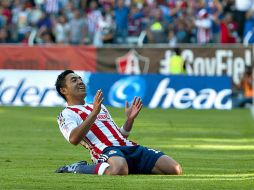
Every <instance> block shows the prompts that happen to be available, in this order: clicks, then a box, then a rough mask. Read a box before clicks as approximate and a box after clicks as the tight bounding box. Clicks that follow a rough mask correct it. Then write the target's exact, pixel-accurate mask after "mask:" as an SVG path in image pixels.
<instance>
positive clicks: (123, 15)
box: [114, 0, 130, 43]
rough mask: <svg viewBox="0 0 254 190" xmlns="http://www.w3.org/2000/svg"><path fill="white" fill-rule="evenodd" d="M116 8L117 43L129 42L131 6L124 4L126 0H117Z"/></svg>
mask: <svg viewBox="0 0 254 190" xmlns="http://www.w3.org/2000/svg"><path fill="white" fill-rule="evenodd" d="M116 4H117V5H116V7H115V9H114V13H115V22H116V36H115V39H116V43H127V35H128V17H129V11H130V10H129V7H127V6H126V5H125V4H124V0H117V3H116Z"/></svg>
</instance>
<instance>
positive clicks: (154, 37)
mask: <svg viewBox="0 0 254 190" xmlns="http://www.w3.org/2000/svg"><path fill="white" fill-rule="evenodd" d="M167 35H168V23H167V22H166V21H165V20H163V19H162V12H161V10H160V9H158V8H157V9H156V10H155V16H154V19H153V21H152V22H151V23H150V24H149V26H148V28H147V37H148V42H149V43H167Z"/></svg>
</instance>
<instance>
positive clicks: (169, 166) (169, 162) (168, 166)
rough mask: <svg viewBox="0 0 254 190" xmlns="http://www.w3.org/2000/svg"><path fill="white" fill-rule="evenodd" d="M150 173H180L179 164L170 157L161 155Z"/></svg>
mask: <svg viewBox="0 0 254 190" xmlns="http://www.w3.org/2000/svg"><path fill="white" fill-rule="evenodd" d="M152 173H154V174H169V175H182V168H181V166H180V165H179V164H178V163H177V162H176V161H175V160H174V159H173V158H171V157H169V156H167V155H162V156H161V157H160V158H159V159H158V160H157V161H156V163H155V165H154V167H153V169H152Z"/></svg>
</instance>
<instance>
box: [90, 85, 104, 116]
mask: <svg viewBox="0 0 254 190" xmlns="http://www.w3.org/2000/svg"><path fill="white" fill-rule="evenodd" d="M103 100H104V98H103V93H102V90H101V89H100V90H98V91H97V92H96V94H95V96H94V101H93V111H92V113H93V114H95V115H98V114H99V113H100V111H101V104H102V101H103Z"/></svg>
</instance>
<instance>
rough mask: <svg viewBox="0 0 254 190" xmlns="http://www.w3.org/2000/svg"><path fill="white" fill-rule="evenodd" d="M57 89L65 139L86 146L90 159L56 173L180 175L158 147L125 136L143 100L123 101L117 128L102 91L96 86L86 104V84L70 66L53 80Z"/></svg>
mask: <svg viewBox="0 0 254 190" xmlns="http://www.w3.org/2000/svg"><path fill="white" fill-rule="evenodd" d="M56 89H57V92H58V93H59V94H60V95H61V96H62V97H63V98H64V99H65V100H66V101H67V104H68V106H67V107H66V108H65V109H64V110H63V111H62V112H61V113H60V115H59V117H58V124H59V128H60V130H61V132H62V134H63V136H64V137H65V138H66V140H67V141H68V142H70V143H71V144H73V145H78V144H80V145H82V146H84V147H86V148H87V149H89V151H90V154H91V157H92V160H93V163H94V164H90V165H88V164H87V163H86V162H85V161H81V162H78V163H74V164H72V165H67V166H63V167H61V168H59V169H58V170H57V171H56V172H58V173H64V172H69V173H85V174H98V175H103V174H106V175H128V174H173V175H181V174H182V170H181V167H180V165H179V164H178V163H177V162H176V161H175V160H173V159H172V158H171V157H169V156H167V155H165V154H164V153H162V152H160V151H156V150H153V149H150V148H146V147H143V146H141V145H138V144H136V143H135V142H132V141H130V140H128V139H127V137H128V136H129V134H130V131H131V129H132V125H133V122H134V119H135V118H136V117H137V116H138V114H139V112H140V110H141V108H142V102H141V99H140V98H136V97H135V98H134V100H133V103H132V105H131V106H129V105H128V103H127V102H126V108H125V114H126V116H127V119H126V122H125V123H124V124H123V126H122V127H121V128H119V127H118V126H117V125H116V124H115V123H114V121H113V119H112V117H111V116H110V114H109V112H108V110H107V109H106V107H105V106H104V105H103V104H102V101H103V94H102V91H101V90H98V91H97V93H96V95H95V97H94V102H93V104H87V103H86V102H85V100H84V98H85V96H86V86H85V84H84V83H83V81H82V79H81V77H80V76H78V75H77V74H75V73H74V72H73V71H72V70H66V71H64V72H62V73H61V74H60V75H59V76H58V78H57V81H56Z"/></svg>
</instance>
